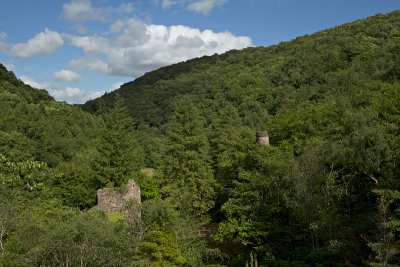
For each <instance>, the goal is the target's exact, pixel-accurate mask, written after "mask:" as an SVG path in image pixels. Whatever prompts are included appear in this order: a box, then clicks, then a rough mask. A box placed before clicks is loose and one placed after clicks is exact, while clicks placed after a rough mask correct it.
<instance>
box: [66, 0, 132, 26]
mask: <svg viewBox="0 0 400 267" xmlns="http://www.w3.org/2000/svg"><path fill="white" fill-rule="evenodd" d="M133 10H134V7H133V4H131V3H129V4H121V5H120V6H118V7H94V6H93V5H92V2H91V0H72V1H71V2H70V3H66V4H64V5H63V11H62V16H63V17H64V18H66V19H67V20H70V21H74V22H84V21H100V22H105V21H107V20H108V18H109V17H110V16H111V15H113V14H114V15H115V14H124V13H126V14H128V13H131V12H132V11H133Z"/></svg>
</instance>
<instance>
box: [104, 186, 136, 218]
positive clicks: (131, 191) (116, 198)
mask: <svg viewBox="0 0 400 267" xmlns="http://www.w3.org/2000/svg"><path fill="white" fill-rule="evenodd" d="M132 199H133V200H135V201H137V202H138V203H140V202H141V200H140V187H139V185H137V184H136V183H135V181H134V180H129V181H128V183H127V185H126V186H125V188H124V189H122V190H121V191H117V190H116V189H111V188H104V189H99V190H97V208H99V209H102V210H104V211H105V212H107V213H111V212H119V211H121V210H122V209H123V208H124V206H125V204H126V203H127V202H128V201H129V200H132Z"/></svg>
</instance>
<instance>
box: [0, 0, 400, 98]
mask: <svg viewBox="0 0 400 267" xmlns="http://www.w3.org/2000/svg"><path fill="white" fill-rule="evenodd" d="M399 9H400V1H399V0H334V1H333V0H146V1H145V0H141V1H140V0H136V1H135V0H1V1H0V63H2V64H4V65H6V67H7V68H8V69H10V70H13V71H14V72H15V73H16V75H17V77H18V78H20V79H21V80H23V81H24V82H26V83H29V84H31V85H32V86H34V87H37V88H44V89H46V90H48V91H49V92H50V94H52V95H53V96H54V97H55V98H56V99H57V100H61V101H67V102H69V103H82V102H84V101H86V100H88V99H90V98H94V97H98V96H100V95H102V94H103V93H104V92H106V91H107V92H109V91H111V90H114V89H116V88H118V87H119V85H121V84H122V83H124V82H127V81H131V80H133V79H135V78H137V77H139V76H141V75H143V74H144V73H145V72H148V71H150V70H153V69H157V68H159V67H161V66H165V65H169V64H172V63H176V62H179V61H183V60H187V59H190V58H194V57H199V56H203V55H212V54H214V53H223V52H225V51H228V50H230V49H242V48H245V47H248V46H269V45H272V44H277V43H279V42H282V41H288V40H291V39H293V38H295V37H297V36H300V35H304V34H312V33H314V32H316V31H319V30H323V29H327V28H330V27H333V26H336V25H340V24H343V23H346V22H350V21H354V20H357V19H361V18H365V17H368V16H372V15H375V14H377V13H388V12H391V11H394V10H399Z"/></svg>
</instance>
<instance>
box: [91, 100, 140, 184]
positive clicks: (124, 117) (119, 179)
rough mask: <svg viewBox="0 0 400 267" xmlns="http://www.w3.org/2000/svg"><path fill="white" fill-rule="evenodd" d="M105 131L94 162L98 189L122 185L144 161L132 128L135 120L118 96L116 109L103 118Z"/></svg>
mask: <svg viewBox="0 0 400 267" xmlns="http://www.w3.org/2000/svg"><path fill="white" fill-rule="evenodd" d="M104 122H105V126H106V127H105V128H106V129H105V131H104V132H103V133H102V135H101V136H100V139H99V142H98V143H97V151H98V155H97V156H96V158H95V160H94V161H93V169H94V172H95V177H96V186H99V187H101V186H106V185H107V186H121V185H122V184H124V183H125V182H126V180H127V179H128V178H129V175H131V174H132V172H134V171H136V170H138V169H139V168H140V166H141V165H142V162H143V151H142V149H141V148H140V146H139V144H138V142H137V140H136V137H135V133H134V129H133V119H132V118H131V117H130V116H129V114H128V112H127V109H126V108H125V106H124V105H123V102H122V98H121V97H119V96H117V97H116V99H115V107H114V108H113V109H112V110H110V111H109V112H108V113H106V114H105V115H104Z"/></svg>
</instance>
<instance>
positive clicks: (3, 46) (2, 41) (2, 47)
mask: <svg viewBox="0 0 400 267" xmlns="http://www.w3.org/2000/svg"><path fill="white" fill-rule="evenodd" d="M7 48H8V44H7V34H6V33H5V32H0V53H1V52H3V51H6V50H7Z"/></svg>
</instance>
